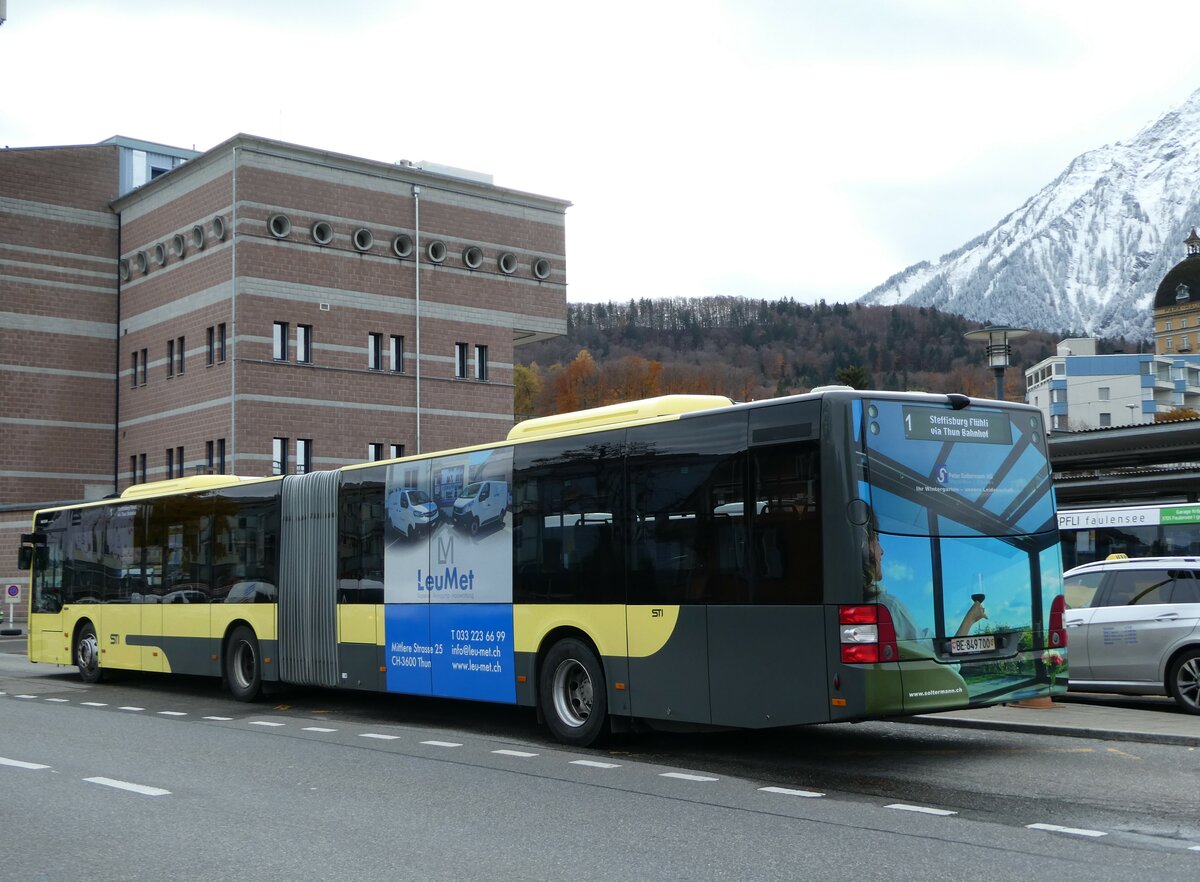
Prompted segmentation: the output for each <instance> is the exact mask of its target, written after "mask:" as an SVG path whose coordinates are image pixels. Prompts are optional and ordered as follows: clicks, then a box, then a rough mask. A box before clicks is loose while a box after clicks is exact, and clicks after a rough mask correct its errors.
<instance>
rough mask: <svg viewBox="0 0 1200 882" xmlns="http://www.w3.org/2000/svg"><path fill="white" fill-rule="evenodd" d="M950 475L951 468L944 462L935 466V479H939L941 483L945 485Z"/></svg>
mask: <svg viewBox="0 0 1200 882" xmlns="http://www.w3.org/2000/svg"><path fill="white" fill-rule="evenodd" d="M949 477H950V469H949V468H947V466H946V464H945V463H944V462H942V463H938V464H937V467H936V468H934V470H933V479H934V480H935V481H937V482H938V483H939V484H942V485H945V483H946V481H947V479H949Z"/></svg>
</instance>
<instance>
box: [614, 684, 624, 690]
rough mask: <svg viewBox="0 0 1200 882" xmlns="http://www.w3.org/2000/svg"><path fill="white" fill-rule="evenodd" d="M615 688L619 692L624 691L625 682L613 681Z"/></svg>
mask: <svg viewBox="0 0 1200 882" xmlns="http://www.w3.org/2000/svg"><path fill="white" fill-rule="evenodd" d="M613 688H614V689H616V690H617V691H618V692H624V691H625V684H624V683H613Z"/></svg>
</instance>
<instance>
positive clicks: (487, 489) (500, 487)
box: [452, 481, 508, 536]
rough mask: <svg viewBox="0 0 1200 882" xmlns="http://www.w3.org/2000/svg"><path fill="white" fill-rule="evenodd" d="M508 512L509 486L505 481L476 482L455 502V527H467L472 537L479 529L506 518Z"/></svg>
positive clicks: (465, 489) (459, 495)
mask: <svg viewBox="0 0 1200 882" xmlns="http://www.w3.org/2000/svg"><path fill="white" fill-rule="evenodd" d="M506 511H508V484H506V483H505V482H504V481H476V482H475V483H473V484H468V485H467V486H466V487H464V488H463V491H462V493H460V494H458V499H456V500H454V513H453V515H452V517H453V520H454V526H456V527H462V526H464V525H465V526H466V527H467V528H468V529H469V530H470V531H471V535H472V536H473V535H475V534H476V533H478V532H479V528H480V527H483V526H487V525H488V524H490V523H492V522H493V521H496V520H499V519H501V518H503V517H504V513H505V512H506Z"/></svg>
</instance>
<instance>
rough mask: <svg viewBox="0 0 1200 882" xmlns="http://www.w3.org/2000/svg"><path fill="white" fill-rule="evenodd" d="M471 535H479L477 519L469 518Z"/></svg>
mask: <svg viewBox="0 0 1200 882" xmlns="http://www.w3.org/2000/svg"><path fill="white" fill-rule="evenodd" d="M471 535H472V536H478V535H479V518H471Z"/></svg>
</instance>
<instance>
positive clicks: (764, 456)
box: [751, 441, 823, 604]
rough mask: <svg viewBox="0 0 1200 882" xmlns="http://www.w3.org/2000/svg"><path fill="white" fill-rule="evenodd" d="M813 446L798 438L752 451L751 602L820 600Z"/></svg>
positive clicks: (815, 446)
mask: <svg viewBox="0 0 1200 882" xmlns="http://www.w3.org/2000/svg"><path fill="white" fill-rule="evenodd" d="M817 451H818V444H817V442H816V441H801V442H797V443H793V444H788V445H786V446H784V445H780V446H778V447H765V448H759V449H756V450H755V451H754V452H753V459H752V461H753V475H754V500H755V501H754V509H755V510H754V514H753V518H752V528H751V535H752V537H753V541H752V542H751V547H752V549H753V551H754V553H755V566H754V577H755V580H754V602H755V603H760V604H776V603H805V604H808V603H812V604H815V603H821V601H822V597H823V590H822V558H821V521H820V511H819V506H818V500H819V476H820V467H819V455H818V452H817Z"/></svg>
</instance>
